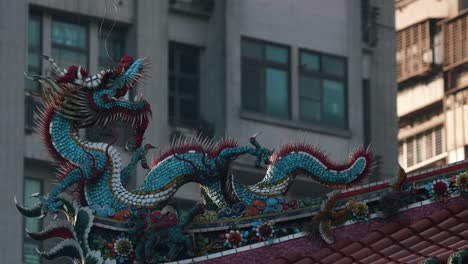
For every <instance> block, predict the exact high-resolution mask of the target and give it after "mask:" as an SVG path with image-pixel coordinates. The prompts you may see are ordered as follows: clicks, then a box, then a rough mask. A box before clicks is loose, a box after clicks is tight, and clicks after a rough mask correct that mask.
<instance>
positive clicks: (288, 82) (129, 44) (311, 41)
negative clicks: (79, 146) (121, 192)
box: [0, 0, 397, 263]
mask: <svg viewBox="0 0 468 264" xmlns="http://www.w3.org/2000/svg"><path fill="white" fill-rule="evenodd" d="M356 3H360V4H356ZM393 4H394V3H393V2H391V1H375V0H363V1H361V2H351V1H346V0H330V1H309V0H296V1H289V0H288V1H271V0H255V1H235V0H219V1H213V0H211V1H210V0H170V1H169V0H161V1H153V0H138V1H133V0H117V1H113V0H109V1H91V0H81V1H74V0H15V1H1V2H0V13H1V15H0V17H1V18H0V30H1V33H2V36H4V37H2V38H1V40H0V54H1V56H0V69H1V71H0V76H1V80H2V91H3V96H2V97H0V98H1V99H0V100H1V103H0V110H1V111H0V146H1V148H0V153H1V154H0V175H1V176H0V177H1V179H2V181H3V183H4V184H2V187H1V190H2V191H1V192H0V197H1V204H2V209H3V212H2V218H1V219H2V220H1V225H0V226H1V229H0V231H1V233H2V238H1V240H0V245H1V247H0V248H1V250H0V262H1V263H19V262H18V260H20V259H22V260H23V262H24V263H40V262H39V259H38V257H37V255H36V254H35V252H34V248H36V247H47V245H40V244H37V243H35V242H34V241H32V240H30V239H28V238H27V237H25V235H24V233H23V227H27V228H28V229H29V230H31V231H34V230H37V229H39V228H41V226H42V225H43V224H45V223H46V222H47V219H46V220H45V221H44V222H39V221H34V220H26V221H24V224H23V225H22V224H21V223H22V222H23V220H22V217H21V216H20V215H19V214H18V213H17V212H16V210H15V208H14V205H13V196H14V195H16V196H17V197H18V200H19V201H24V202H25V203H26V204H31V203H33V202H34V201H33V200H31V199H29V198H28V197H26V196H27V195H28V194H30V193H33V192H41V193H47V192H48V191H49V190H50V189H51V188H52V187H53V184H54V172H55V171H54V169H55V167H54V164H53V163H52V162H51V160H50V158H49V157H48V156H47V154H46V151H45V149H44V146H43V145H42V143H41V141H40V138H39V136H38V135H37V134H36V133H35V132H34V131H33V129H32V124H33V120H34V116H33V109H34V107H35V105H36V104H37V102H36V101H35V99H34V98H33V97H31V96H30V94H31V93H34V92H37V91H39V89H40V87H38V86H37V84H35V83H32V82H30V81H28V80H27V79H25V77H24V76H23V72H28V73H30V74H34V73H42V74H45V73H46V70H47V63H46V62H45V61H43V60H41V59H40V55H41V54H47V55H51V56H52V57H53V58H55V59H56V60H57V62H58V63H59V64H60V65H62V67H66V66H68V65H71V64H80V65H83V66H86V67H87V68H88V70H89V72H97V71H98V70H100V69H102V68H104V67H107V66H108V65H112V63H113V61H116V60H118V58H119V57H120V56H122V55H123V54H129V55H131V56H134V57H149V59H150V60H151V62H152V65H151V68H150V69H149V70H148V72H147V74H148V76H149V78H148V80H146V81H145V84H144V85H143V87H142V89H141V90H142V91H143V93H144V97H145V98H146V99H147V100H148V101H149V102H150V103H151V105H152V110H153V119H152V122H151V123H150V126H149V128H148V129H147V136H146V139H145V141H146V142H150V143H152V144H153V145H155V146H158V147H160V148H164V146H165V145H167V144H168V143H169V142H170V140H171V138H173V137H175V136H177V135H180V134H186V135H187V134H193V133H202V134H204V135H206V136H210V137H231V138H234V139H236V140H238V142H239V143H240V144H248V138H249V137H250V136H251V135H252V134H254V133H256V132H259V131H263V134H262V135H261V136H260V137H259V138H258V139H259V141H260V142H261V143H262V144H263V145H264V146H267V147H269V148H276V149H277V148H278V147H279V145H280V144H284V143H289V142H292V141H305V142H308V143H310V144H314V145H316V146H318V147H320V148H322V149H323V150H324V151H325V152H326V153H327V154H329V156H330V157H331V158H332V159H333V160H336V161H344V160H346V158H347V155H348V153H349V152H350V151H352V149H353V148H355V147H357V146H360V145H368V144H372V145H373V150H374V152H375V154H376V156H377V157H378V158H379V161H380V163H379V170H378V173H376V174H375V175H374V176H373V177H372V178H371V179H370V180H371V181H377V180H380V179H382V178H385V177H390V176H393V175H394V173H395V170H396V164H397V137H396V135H397V122H396V121H397V120H396V118H395V112H396V103H395V101H396V100H395V98H396V83H395V79H396V73H395V70H394V69H395V58H394V56H393V54H394V52H395V35H394V24H395V22H394V8H393ZM104 19H105V20H104ZM103 20H104V21H103ZM111 133H112V132H110V130H108V129H103V130H96V129H88V130H84V131H81V134H82V136H86V137H87V138H89V139H91V140H96V141H100V140H103V141H106V140H109V138H110V136H112V134H111ZM125 133H126V128H125V126H119V134H120V135H125ZM122 137H123V136H122ZM123 143H124V142H120V141H119V142H118V143H117V147H119V148H120V150H121V151H122V153H124V152H125V151H124V150H123V149H122V146H123ZM154 154H155V155H157V154H158V150H156V151H154ZM150 155H151V154H150ZM125 159H127V160H128V155H127V154H125V155H124V160H125ZM252 165H253V162H252V161H251V160H249V159H248V158H246V159H239V160H238V161H236V163H235V164H234V168H233V170H234V173H235V174H236V175H238V176H239V177H240V179H241V181H242V182H243V183H253V182H255V181H258V180H259V179H261V178H262V176H263V175H264V171H263V170H260V169H255V168H254V167H253V166H252ZM143 179H144V171H142V170H141V171H139V172H138V175H136V177H135V178H134V182H133V183H132V184H133V185H138V184H140V183H142V181H143ZM325 191H327V190H326V189H324V188H321V187H319V186H318V185H317V184H316V183H315V182H313V181H311V180H310V179H306V178H302V177H299V178H298V179H297V181H296V182H295V183H294V184H293V186H292V188H291V194H290V197H291V198H294V197H304V196H314V195H320V194H322V193H324V192H325ZM198 193H199V190H198V186H197V185H196V184H187V185H186V186H184V187H183V188H182V189H181V190H179V191H178V192H177V193H176V196H175V202H176V203H178V204H180V205H181V206H184V205H186V204H192V203H193V201H194V200H197V199H198ZM23 194H24V196H25V197H23ZM43 262H44V261H43Z"/></svg>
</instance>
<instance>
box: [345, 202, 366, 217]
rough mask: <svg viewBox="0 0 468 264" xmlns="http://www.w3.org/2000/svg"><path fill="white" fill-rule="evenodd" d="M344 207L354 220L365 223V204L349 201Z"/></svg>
mask: <svg viewBox="0 0 468 264" xmlns="http://www.w3.org/2000/svg"><path fill="white" fill-rule="evenodd" d="M346 207H347V208H348V209H349V210H350V212H351V214H352V216H353V217H354V218H356V219H359V220H364V221H367V215H369V207H368V206H367V204H366V203H365V202H361V201H357V200H351V201H349V202H348V203H347V205H346Z"/></svg>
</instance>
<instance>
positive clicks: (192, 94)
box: [169, 43, 200, 126]
mask: <svg viewBox="0 0 468 264" xmlns="http://www.w3.org/2000/svg"><path fill="white" fill-rule="evenodd" d="M199 57H200V49H199V48H197V47H191V46H187V45H182V44H178V43H170V45H169V120H170V121H171V122H172V123H173V124H177V125H187V126H193V125H195V124H196V122H197V121H198V119H199V112H200V110H199V99H198V98H199V89H200V88H199V82H200V81H199V77H200V76H199V63H200V62H199Z"/></svg>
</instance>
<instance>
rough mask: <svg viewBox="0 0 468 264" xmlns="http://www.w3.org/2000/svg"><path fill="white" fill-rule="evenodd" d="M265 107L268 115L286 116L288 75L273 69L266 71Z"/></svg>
mask: <svg viewBox="0 0 468 264" xmlns="http://www.w3.org/2000/svg"><path fill="white" fill-rule="evenodd" d="M265 79H266V106H265V110H266V112H267V113H269V114H274V115H279V116H287V115H288V113H289V111H288V100H289V98H288V74H287V72H285V71H282V70H277V69H273V68H267V69H266V76H265Z"/></svg>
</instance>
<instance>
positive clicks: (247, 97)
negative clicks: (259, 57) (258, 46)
mask: <svg viewBox="0 0 468 264" xmlns="http://www.w3.org/2000/svg"><path fill="white" fill-rule="evenodd" d="M262 79H263V73H262V70H261V68H260V67H255V66H251V65H247V64H244V65H243V66H242V106H243V107H244V108H245V109H248V110H252V111H260V109H261V107H260V98H261V94H262V93H261V87H262V86H261V85H262V83H263V82H262Z"/></svg>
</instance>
